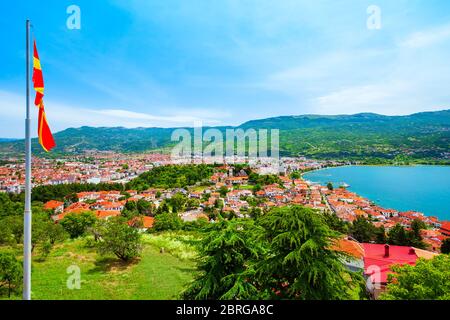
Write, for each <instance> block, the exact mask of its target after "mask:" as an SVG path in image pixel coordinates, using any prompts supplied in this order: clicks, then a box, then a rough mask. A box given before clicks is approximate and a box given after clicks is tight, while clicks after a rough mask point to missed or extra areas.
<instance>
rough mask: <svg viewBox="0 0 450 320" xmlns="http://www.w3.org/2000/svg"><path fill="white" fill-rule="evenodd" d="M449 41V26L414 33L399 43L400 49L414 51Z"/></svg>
mask: <svg viewBox="0 0 450 320" xmlns="http://www.w3.org/2000/svg"><path fill="white" fill-rule="evenodd" d="M446 40H450V24H448V25H443V26H439V27H436V28H433V29H429V30H426V31H420V32H415V33H412V34H411V35H409V36H408V37H407V38H406V39H404V40H403V41H401V42H400V43H399V46H400V47H405V48H410V49H416V48H424V47H429V46H432V45H435V44H438V43H441V42H444V41H446Z"/></svg>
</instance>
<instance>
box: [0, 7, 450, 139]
mask: <svg viewBox="0 0 450 320" xmlns="http://www.w3.org/2000/svg"><path fill="white" fill-rule="evenodd" d="M72 4H75V5H78V6H79V7H80V9H81V29H80V30H69V29H68V28H67V27H66V20H67V18H68V17H69V15H68V14H67V13H66V9H67V7H68V6H69V5H72ZM369 5H377V6H378V7H379V8H380V9H381V29H379V30H369V29H368V28H367V26H366V21H367V19H368V17H369V15H368V14H367V8H368V7H369ZM2 13H3V14H2V17H1V18H0V40H1V43H2V46H1V47H2V49H1V51H0V57H1V61H2V62H3V64H2V68H1V71H0V137H22V136H23V123H24V121H23V118H24V112H25V109H24V107H25V104H24V101H25V97H24V57H25V49H24V35H25V31H24V21H25V19H26V18H27V17H29V18H30V19H31V20H32V22H33V25H34V30H33V32H34V35H35V36H36V38H37V42H38V48H39V53H40V56H41V63H42V68H43V72H44V79H45V84H46V96H45V101H46V110H47V116H48V120H49V123H50V125H51V127H52V129H53V131H59V130H62V129H65V128H68V127H80V126H83V125H89V126H124V127H139V126H145V127H149V126H162V127H178V126H185V125H188V126H193V125H194V122H197V123H198V121H202V123H204V124H206V125H235V124H239V123H242V122H245V121H247V120H251V119H258V118H265V117H270V116H279V115H298V114H311V113H313V114H349V113H358V112H376V113H381V114H388V115H392V114H410V113H414V112H419V111H430V110H441V109H449V108H450V90H449V83H450V63H449V62H450V2H449V1H447V0H395V1H392V0H387V1H384V0H383V1H381V0H371V1H365V0H345V1H339V0H334V1H332V0H330V1H319V0H317V1H309V0H308V1H306V0H305V1H303V0H296V1H294V0H283V1H268V0H246V1H231V0H230V1H225V0H218V1H207V0H203V1H200V0H190V1H182V0H178V1H175V0H165V1H154V0H130V1H125V0H123V1H119V0H110V1H100V0H98V1H84V0H71V1H64V0H58V1H56V0H53V1H52V0H39V1H37V0H29V1H23V0H22V1H14V2H8V3H3V4H2ZM33 111H36V110H33ZM36 113H37V111H36V112H33V115H34V117H35V116H36V115H35V114H36ZM35 118H36V117H35ZM35 122H36V121H33V123H35ZM33 132H35V130H34V131H33Z"/></svg>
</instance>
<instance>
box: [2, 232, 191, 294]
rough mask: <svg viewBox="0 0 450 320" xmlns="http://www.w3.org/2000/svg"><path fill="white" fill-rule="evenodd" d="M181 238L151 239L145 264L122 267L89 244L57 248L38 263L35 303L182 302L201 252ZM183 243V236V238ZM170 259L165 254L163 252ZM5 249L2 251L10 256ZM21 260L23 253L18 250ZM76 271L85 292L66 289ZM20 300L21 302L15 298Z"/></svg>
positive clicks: (34, 279)
mask: <svg viewBox="0 0 450 320" xmlns="http://www.w3.org/2000/svg"><path fill="white" fill-rule="evenodd" d="M179 237H180V236H179V235H174V234H167V235H145V236H144V241H145V246H144V250H143V252H142V256H141V258H140V259H139V260H137V261H134V262H131V263H123V262H120V261H119V260H118V259H117V258H115V257H113V256H106V257H101V256H98V255H97V253H96V251H95V249H93V248H90V247H87V246H86V240H85V239H78V240H72V241H67V242H65V243H64V244H62V245H59V246H57V247H56V248H55V249H54V250H53V251H52V253H51V254H50V256H49V257H48V258H46V259H45V260H43V261H42V260H40V259H39V254H36V255H35V256H34V258H33V269H32V298H33V299H35V300H41V299H44V300H59V299H70V300H80V299H89V300H91V299H94V300H95V299H98V300H108V299H116V300H129V299H133V300H134V299H137V300H154V299H176V298H177V296H178V295H179V294H180V292H181V291H182V290H183V289H184V287H185V285H186V284H187V283H189V282H190V281H191V280H192V278H193V276H194V263H193V262H192V260H191V259H192V258H193V257H194V256H195V252H193V251H192V249H190V248H189V247H188V246H186V245H184V244H183V243H182V242H180V241H179V240H177V239H178V238H179ZM181 237H183V236H181ZM161 246H164V247H165V249H166V250H165V253H160V247H161ZM4 249H5V248H3V249H2V248H0V250H4ZM17 254H18V256H20V254H21V249H20V248H17ZM71 265H77V266H78V267H79V268H80V269H81V289H79V290H76V289H75V290H70V289H68V288H67V286H66V281H67V279H68V277H69V274H67V273H66V270H67V268H68V267H69V266H71ZM14 298H15V299H19V298H20V297H19V296H15V297H14Z"/></svg>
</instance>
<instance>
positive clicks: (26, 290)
mask: <svg viewBox="0 0 450 320" xmlns="http://www.w3.org/2000/svg"><path fill="white" fill-rule="evenodd" d="M26 38H27V44H26V49H27V53H26V63H27V66H26V77H27V80H26V83H27V85H26V103H27V111H26V112H27V113H26V119H25V212H24V221H23V222H24V223H23V226H24V230H23V234H24V237H23V296H22V298H23V300H31V136H30V20H27V23H26Z"/></svg>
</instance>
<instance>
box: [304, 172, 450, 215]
mask: <svg viewBox="0 0 450 320" xmlns="http://www.w3.org/2000/svg"><path fill="white" fill-rule="evenodd" d="M304 178H305V179H306V180H310V181H312V182H317V183H320V184H322V185H326V184H327V183H328V182H332V183H333V185H334V186H335V187H338V186H339V185H341V184H343V183H345V184H348V185H350V187H349V188H348V189H349V190H351V191H353V192H355V193H357V194H359V195H361V196H363V197H365V198H367V199H369V200H371V201H373V202H375V203H377V204H378V205H380V206H382V207H384V208H391V209H396V210H400V211H407V210H415V211H419V212H423V213H425V214H426V215H428V216H436V217H438V218H439V219H440V220H450V166H410V167H407V166H405V167H395V166H392V167H388V166H346V167H338V168H328V169H323V170H318V171H313V172H309V173H306V174H305V175H304Z"/></svg>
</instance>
